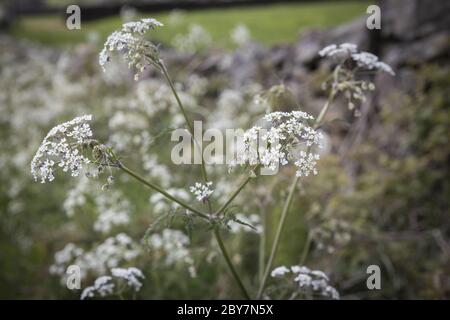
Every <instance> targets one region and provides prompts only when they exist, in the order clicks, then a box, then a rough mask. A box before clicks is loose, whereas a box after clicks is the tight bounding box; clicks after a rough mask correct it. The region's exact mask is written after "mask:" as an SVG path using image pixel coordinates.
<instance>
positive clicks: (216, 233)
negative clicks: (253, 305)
mask: <svg viewBox="0 0 450 320" xmlns="http://www.w3.org/2000/svg"><path fill="white" fill-rule="evenodd" d="M214 236H215V237H216V240H217V244H218V245H219V248H220V251H222V254H223V256H224V258H225V260H226V262H227V265H228V268H229V269H230V271H231V273H232V274H233V277H234V279H235V280H236V282H237V283H238V286H239V288H240V289H241V291H242V294H243V295H244V297H245V298H246V299H247V300H250V299H251V298H250V295H249V294H248V292H247V290H246V289H245V287H244V284H243V283H242V281H241V278H240V277H239V274H238V273H237V271H236V269H235V268H234V266H233V263H232V262H231V259H230V256H229V255H228V253H227V250H226V248H225V245H224V243H223V240H222V236H221V235H220V231H219V229H218V227H215V228H214Z"/></svg>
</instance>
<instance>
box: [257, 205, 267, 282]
mask: <svg viewBox="0 0 450 320" xmlns="http://www.w3.org/2000/svg"><path fill="white" fill-rule="evenodd" d="M260 216H261V218H260V219H261V224H262V231H261V234H260V236H259V259H258V279H259V281H262V279H263V276H264V262H265V261H266V228H267V225H266V209H265V208H261V210H260Z"/></svg>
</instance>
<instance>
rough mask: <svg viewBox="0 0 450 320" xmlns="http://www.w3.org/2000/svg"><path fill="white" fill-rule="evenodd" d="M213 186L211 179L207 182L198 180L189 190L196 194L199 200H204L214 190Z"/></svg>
mask: <svg viewBox="0 0 450 320" xmlns="http://www.w3.org/2000/svg"><path fill="white" fill-rule="evenodd" d="M211 186H212V182H211V181H209V182H207V183H205V184H203V183H200V182H196V183H195V184H194V185H193V186H191V187H190V188H189V190H190V191H191V192H192V193H193V194H194V195H195V197H196V198H197V200H198V201H203V200H205V199H207V198H208V197H209V196H210V195H211V194H212V193H213V192H214V190H213V189H211Z"/></svg>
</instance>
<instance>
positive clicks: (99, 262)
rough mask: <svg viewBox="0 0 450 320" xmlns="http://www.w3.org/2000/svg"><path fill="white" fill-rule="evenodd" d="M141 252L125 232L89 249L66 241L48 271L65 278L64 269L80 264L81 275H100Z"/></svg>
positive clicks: (131, 259)
mask: <svg viewBox="0 0 450 320" xmlns="http://www.w3.org/2000/svg"><path fill="white" fill-rule="evenodd" d="M140 254H141V247H140V246H139V245H138V244H136V243H135V242H134V241H133V240H132V239H131V238H130V237H129V236H128V235H126V234H125V233H120V234H117V235H116V236H115V237H110V238H107V239H106V240H105V241H104V242H103V243H101V244H99V245H98V246H96V247H94V248H93V249H91V250H90V251H85V250H84V249H82V248H80V247H77V246H76V245H74V244H73V243H68V244H67V245H66V246H65V247H64V248H63V249H62V250H61V251H58V252H57V253H55V262H54V264H53V265H51V266H50V273H51V274H56V275H59V276H61V277H62V279H61V280H62V281H64V279H65V276H66V274H65V271H66V268H67V266H69V265H70V264H76V265H78V266H80V269H81V271H82V274H81V275H82V277H85V276H86V275H87V274H88V273H92V274H96V275H100V274H104V273H105V272H106V271H107V270H108V269H110V268H115V267H117V266H118V265H119V264H120V263H122V262H130V261H133V260H134V259H136V258H137V257H138V256H139V255H140Z"/></svg>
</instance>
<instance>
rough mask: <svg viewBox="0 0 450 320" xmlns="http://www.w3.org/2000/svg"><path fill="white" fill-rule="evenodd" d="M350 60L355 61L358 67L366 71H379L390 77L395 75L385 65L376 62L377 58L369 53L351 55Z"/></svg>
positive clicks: (389, 67) (388, 66)
mask: <svg viewBox="0 0 450 320" xmlns="http://www.w3.org/2000/svg"><path fill="white" fill-rule="evenodd" d="M352 59H353V60H354V61H356V63H357V65H358V67H360V68H363V69H368V70H373V69H375V70H380V71H383V72H386V73H389V74H391V75H395V73H394V70H392V68H391V66H390V65H388V64H387V63H384V62H382V61H379V60H378V57H377V56H376V55H374V54H372V53H370V52H364V51H363V52H358V53H353V54H352Z"/></svg>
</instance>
